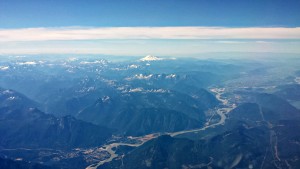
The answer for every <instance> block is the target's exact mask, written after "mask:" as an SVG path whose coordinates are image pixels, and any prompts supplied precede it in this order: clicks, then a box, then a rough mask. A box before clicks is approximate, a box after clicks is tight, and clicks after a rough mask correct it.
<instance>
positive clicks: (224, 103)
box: [86, 88, 236, 169]
mask: <svg viewBox="0 0 300 169" xmlns="http://www.w3.org/2000/svg"><path fill="white" fill-rule="evenodd" d="M210 91H211V92H212V93H214V94H215V96H216V98H217V99H218V100H219V101H220V102H221V105H220V106H219V107H217V108H216V109H215V110H214V111H215V112H216V114H218V115H219V116H220V120H219V121H218V122H216V123H213V124H207V125H205V126H204V127H202V128H198V129H192V130H183V131H178V132H172V133H164V134H167V135H170V136H171V137H175V136H178V135H181V134H186V133H193V132H199V131H203V130H206V129H208V128H211V127H215V126H218V125H223V124H224V123H225V120H226V114H227V113H228V112H230V111H231V110H232V109H234V108H235V107H236V105H235V104H232V103H230V102H229V101H228V100H227V99H226V98H223V97H222V94H223V93H224V92H225V88H212V89H210ZM159 135H160V134H157V133H156V134H149V135H145V136H141V137H130V138H131V139H133V140H137V141H140V142H139V143H135V144H130V143H111V144H108V145H104V146H103V147H102V149H103V151H107V152H108V153H109V154H110V157H109V158H107V159H105V160H102V161H100V162H99V163H97V164H92V165H90V166H88V167H87V168H86V169H97V167H99V166H101V165H103V164H104V163H107V162H110V161H112V160H113V159H114V158H116V157H118V154H116V152H115V150H113V148H116V147H118V146H132V147H138V146H141V145H142V144H144V143H145V142H147V141H149V140H152V139H154V138H157V137H158V136H159Z"/></svg>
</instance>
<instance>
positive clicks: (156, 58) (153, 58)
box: [140, 55, 164, 61]
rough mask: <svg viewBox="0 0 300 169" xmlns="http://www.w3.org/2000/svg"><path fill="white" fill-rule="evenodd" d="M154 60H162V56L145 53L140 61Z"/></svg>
mask: <svg viewBox="0 0 300 169" xmlns="http://www.w3.org/2000/svg"><path fill="white" fill-rule="evenodd" d="M155 60H164V59H163V58H160V57H156V56H153V55H147V56H145V57H144V58H141V59H140V61H155Z"/></svg>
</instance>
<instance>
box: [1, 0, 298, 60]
mask: <svg viewBox="0 0 300 169" xmlns="http://www.w3.org/2000/svg"><path fill="white" fill-rule="evenodd" d="M299 9H300V1H299V0H230V1H229V0H82V1H79V0H78V1H76V0H0V54H27V53H28V54H29V53H30V54H32V53H74V54H76V53H80V54H84V53H87V54H88V53H93V54H109V55H114V54H115V55H122V54H123V55H146V54H156V55H174V56H175V55H178V56H179V55H195V54H197V53H200V54H201V53H203V52H285V53H300V49H298V46H300V42H299V41H300V40H299V39H300V38H299V36H300V31H299V28H298V27H300V10H299ZM103 27H104V28H112V30H113V31H111V32H108V33H107V32H105V31H107V30H105V29H101V28H103ZM119 27H127V28H128V29H129V30H127V33H123V32H118V31H117V30H115V28H119ZM161 27H167V28H169V30H167V32H173V34H168V33H165V31H161V29H157V28H161ZM178 27H180V28H184V29H180V30H178V29H176V28H178ZM39 28H42V29H43V30H39ZM144 28H153V29H149V30H148V29H147V30H142V31H140V30H141V29H144ZM194 28H205V29H208V31H206V32H207V35H203V34H201V32H203V29H198V30H196V31H195V29H194ZM216 28H217V30H216ZM219 28H224V30H221V33H220V30H219ZM231 28H233V29H231ZM254 28H273V29H266V32H270V33H269V34H268V36H264V34H263V33H259V32H264V30H262V31H259V32H258V31H257V29H254ZM284 28H289V29H284ZM28 29H29V30H32V31H28ZM243 29H246V32H247V33H244V34H248V35H249V36H241V34H240V32H241V31H244V30H243ZM278 29H280V31H278ZM16 31H17V32H18V33H16ZM139 31H140V33H139V34H137V35H135V32H139ZM176 31H177V32H176ZM32 32H33V33H32ZM82 32H83V33H82ZM149 32H150V33H149ZM174 32H175V33H174ZM189 32H192V33H189ZM224 32H225V33H224ZM291 32H292V33H291ZM227 33H228V35H227ZM62 34H63V35H62ZM66 34H67V35H70V36H66ZM104 34H105V35H104ZM107 34H108V35H107ZM113 34H115V35H116V36H113ZM165 34H167V35H166V36H164V35H165ZM220 34H221V35H220ZM16 35H18V36H16ZM23 35H24V36H23ZM25 35H30V37H28V36H25ZM50 35H51V37H50ZM58 35H59V36H58ZM117 35H119V37H118V36H117ZM94 37H96V38H94ZM120 37H121V38H120ZM182 37H183V38H182ZM291 37H293V38H291Z"/></svg>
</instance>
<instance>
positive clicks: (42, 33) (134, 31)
mask: <svg viewBox="0 0 300 169" xmlns="http://www.w3.org/2000/svg"><path fill="white" fill-rule="evenodd" d="M98 39H227V40H228V39H250V40H251V39H298V40H299V39H300V27H295V28H282V27H271V28H264V27H250V28H225V27H102V28H83V27H61V28H25V29H0V42H10V41H49V40H98Z"/></svg>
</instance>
